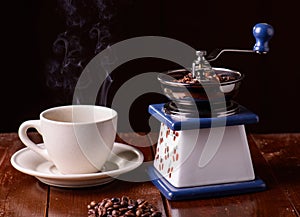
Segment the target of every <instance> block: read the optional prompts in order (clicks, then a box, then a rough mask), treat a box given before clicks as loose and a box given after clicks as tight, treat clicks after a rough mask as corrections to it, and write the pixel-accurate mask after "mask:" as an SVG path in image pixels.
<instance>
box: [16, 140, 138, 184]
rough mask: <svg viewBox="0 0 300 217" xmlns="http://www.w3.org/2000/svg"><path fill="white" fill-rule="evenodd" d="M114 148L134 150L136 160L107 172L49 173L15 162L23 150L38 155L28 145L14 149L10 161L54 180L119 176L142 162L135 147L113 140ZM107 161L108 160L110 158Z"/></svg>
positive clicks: (41, 176)
mask: <svg viewBox="0 0 300 217" xmlns="http://www.w3.org/2000/svg"><path fill="white" fill-rule="evenodd" d="M39 145H43V143H40V144H39ZM116 148H119V149H122V150H126V151H127V150H129V151H131V152H134V153H135V154H136V155H137V157H136V161H134V163H131V164H129V165H127V166H125V167H120V166H119V165H118V169H115V170H110V171H107V172H105V171H104V172H101V171H99V172H96V173H83V174H49V173H42V172H37V171H35V170H31V169H28V168H24V167H22V166H21V165H20V164H18V163H17V162H16V158H17V157H18V156H20V155H22V154H23V153H24V152H32V154H35V155H37V156H38V154H37V153H35V152H34V151H32V150H31V149H29V148H28V147H25V148H22V149H20V150H18V151H16V152H15V153H14V154H13V155H12V157H11V160H10V161H11V164H12V166H13V167H14V168H15V169H17V170H19V171H20V172H22V173H25V174H28V175H31V176H35V177H40V178H43V179H55V180H77V179H80V180H81V179H83V178H85V179H86V180H89V179H95V178H105V177H112V178H115V177H116V176H119V175H121V174H123V173H126V172H129V171H131V170H134V169H136V168H137V167H138V166H140V165H141V164H142V163H143V161H144V155H143V153H142V152H141V151H140V150H138V149H137V148H135V147H133V146H130V145H127V144H124V143H120V142H115V143H114V146H113V149H116ZM116 155H117V154H116ZM111 157H112V156H111ZM111 157H110V158H111ZM41 158H42V157H41ZM120 158H122V157H120ZM123 159H125V160H126V158H123ZM43 160H44V161H43V162H48V161H47V160H46V159H43ZM108 161H110V159H109V160H108ZM110 162H112V161H110Z"/></svg>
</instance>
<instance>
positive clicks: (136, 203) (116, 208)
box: [87, 196, 162, 217]
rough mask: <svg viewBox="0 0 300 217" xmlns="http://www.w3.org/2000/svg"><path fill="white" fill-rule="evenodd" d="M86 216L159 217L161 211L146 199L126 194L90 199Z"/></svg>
mask: <svg viewBox="0 0 300 217" xmlns="http://www.w3.org/2000/svg"><path fill="white" fill-rule="evenodd" d="M87 208H88V217H161V216H162V213H161V212H159V211H158V210H157V208H156V207H154V206H153V205H152V204H150V203H149V202H148V201H147V200H144V199H137V200H133V199H131V198H129V197H127V196H122V197H121V198H116V197H114V198H111V199H108V198H105V199H103V200H102V201H100V202H98V203H97V202H95V201H92V202H90V204H89V205H88V206H87Z"/></svg>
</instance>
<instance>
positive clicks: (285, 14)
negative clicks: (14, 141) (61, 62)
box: [0, 0, 300, 133]
mask: <svg viewBox="0 0 300 217" xmlns="http://www.w3.org/2000/svg"><path fill="white" fill-rule="evenodd" d="M63 2H68V1H50V0H49V1H33V0H27V1H21V0H17V1H13V2H10V3H8V1H6V3H2V4H4V5H3V6H2V12H1V16H2V17H1V21H2V27H1V35H2V37H1V38H2V39H1V42H2V43H1V44H2V45H1V48H2V49H1V51H2V52H1V53H2V55H1V56H2V58H1V60H2V61H1V62H2V64H1V89H0V97H1V98H0V99H1V113H0V132H16V131H17V130H18V126H19V125H20V124H21V123H22V122H23V121H25V120H28V119H37V118H38V115H39V113H40V112H41V111H42V110H44V109H46V108H48V107H51V106H56V105H64V104H70V103H71V101H70V100H71V96H72V89H70V88H69V87H66V86H63V85H60V86H59V85H56V86H55V85H54V83H53V76H52V74H51V75H49V68H48V63H49V62H51V61H52V60H53V59H59V57H58V56H57V54H55V52H53V43H54V41H55V40H56V39H57V37H58V35H59V34H61V33H62V32H65V31H69V30H70V25H68V24H67V23H66V18H67V14H66V11H64V9H63V8H62V5H63V4H62V3H63ZM69 2H72V1H69ZM73 2H74V4H76V1H73ZM82 2H83V3H82ZM93 2H95V1H93V0H90V1H81V3H78V4H77V5H79V6H78V7H81V8H77V10H78V11H81V12H80V13H81V14H80V15H81V16H82V17H85V18H89V20H88V19H87V20H88V21H87V23H88V22H90V23H92V22H97V17H91V16H93V13H90V12H89V10H91V8H90V7H89V4H90V5H93V4H94V3H93ZM99 2H101V1H99ZM108 2H109V3H108ZM104 3H105V1H104ZM83 4H85V7H82V5H83ZM105 4H106V5H107V7H106V8H105V13H107V14H110V15H111V19H110V20H109V22H106V23H105V25H106V27H107V28H108V29H109V32H110V36H109V37H108V38H106V39H105V45H106V44H114V43H116V42H119V41H122V40H125V39H128V38H132V37H136V36H145V35H157V36H165V37H170V38H174V39H177V40H179V41H182V42H184V43H186V44H188V45H190V46H192V47H193V48H195V49H198V50H207V51H212V50H213V49H214V48H236V49H252V47H253V45H254V43H255V41H254V38H253V36H252V28H253V26H254V25H255V24H256V23H260V22H267V23H269V24H271V25H272V26H273V27H274V29H275V35H274V37H273V38H272V39H271V41H270V44H269V45H270V52H269V53H268V54H267V55H255V54H224V55H222V56H221V57H220V58H219V59H218V60H217V61H215V62H213V63H212V65H213V66H215V67H225V68H230V69H236V70H239V71H241V72H242V73H244V74H245V76H246V77H245V79H244V81H243V84H242V86H241V90H240V93H239V96H238V98H237V101H238V102H239V103H240V104H242V105H244V106H246V107H247V108H248V109H250V110H252V111H253V112H255V113H256V114H257V115H258V116H259V117H260V122H259V123H258V124H255V125H251V126H247V127H248V129H249V130H250V131H252V132H258V133H259V132H273V133H276V132H300V126H299V123H298V122H299V119H300V118H299V117H300V115H299V112H300V105H299V79H300V76H299V73H300V72H299V66H298V63H299V55H298V51H299V40H298V37H297V36H298V35H297V32H298V30H297V28H298V26H299V24H298V20H299V11H298V7H297V6H296V1H290V2H289V1H285V2H280V1H271V0H256V1H238V0H229V1H221V0H215V1H196V0H195V1H174V0H151V1H150V0H149V1H145V0H139V1H137V0H127V1H124V0H120V1H116V0H115V1H107V2H106V3H105ZM94 9H95V8H94ZM102 9H103V8H102ZM92 11H94V10H92ZM76 30H78V31H79V32H80V31H81V30H82V28H77V29H76V28H75V30H74V28H73V29H72V31H73V32H74V31H75V34H76ZM89 40H91V41H92V39H89V38H84V37H82V38H81V42H82V43H83V44H85V45H86V46H87V48H85V49H86V51H87V52H86V56H85V57H86V58H85V62H88V60H89V58H92V57H93V54H94V53H93V52H91V51H89V49H92V46H91V47H89V46H90V45H91V44H92V42H89ZM103 43H104V42H103ZM83 46H84V45H83ZM174 67H176V66H174V64H172V63H169V62H166V61H162V60H156V59H145V60H139V61H132V62H130V63H128V64H125V65H124V66H122V67H120V69H118V70H116V71H115V72H114V82H115V84H114V86H115V88H116V87H117V86H118V85H120V84H122V82H124V81H125V80H126V79H128V78H130V77H133V76H134V75H137V74H140V73H143V72H148V71H165V70H167V69H172V68H174ZM174 69H175V68H174ZM120 71H121V72H120ZM77 73H78V72H77ZM60 76H62V77H63V76H64V75H60ZM68 76H69V75H68ZM77 76H78V74H77ZM49 79H52V80H51V82H49ZM73 79H74V78H73ZM164 100H165V98H164V97H157V96H152V97H151V95H148V96H144V97H139V100H137V102H136V105H133V108H134V109H133V110H135V111H134V115H131V116H130V117H131V124H132V126H133V128H134V130H136V131H143V130H149V129H148V127H147V120H148V118H149V115H148V113H147V106H148V104H149V103H157V102H161V101H164Z"/></svg>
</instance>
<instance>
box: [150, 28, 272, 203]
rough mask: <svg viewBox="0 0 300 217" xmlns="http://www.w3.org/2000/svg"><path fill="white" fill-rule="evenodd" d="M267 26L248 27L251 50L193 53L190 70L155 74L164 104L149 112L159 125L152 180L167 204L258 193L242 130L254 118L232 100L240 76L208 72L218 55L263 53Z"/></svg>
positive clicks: (231, 72)
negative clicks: (171, 201)
mask: <svg viewBox="0 0 300 217" xmlns="http://www.w3.org/2000/svg"><path fill="white" fill-rule="evenodd" d="M273 34H274V29H273V27H272V26H270V25H268V24H266V23H259V24H257V25H255V26H254V28H253V35H254V37H255V39H256V44H255V46H254V48H253V50H236V49H224V50H217V51H216V52H214V53H212V54H210V55H206V52H205V51H197V52H196V55H197V57H196V60H195V61H194V62H193V63H191V69H190V70H188V69H179V70H174V71H169V72H167V73H161V74H159V76H158V80H159V82H160V83H161V86H162V89H163V92H164V94H165V95H166V96H167V97H168V98H169V99H170V101H169V102H168V103H163V104H152V105H150V106H149V109H148V111H149V113H150V114H151V115H152V116H154V117H155V118H156V119H157V120H158V121H160V122H161V126H160V132H159V138H158V142H157V147H156V154H155V159H154V165H153V167H151V168H150V170H149V174H150V176H151V180H152V182H153V183H154V184H155V185H156V187H157V188H158V189H159V190H160V191H161V193H163V194H164V195H165V196H166V198H167V199H169V200H183V199H194V198H203V197H212V196H224V195H231V194H240V193H248V192H254V191H261V190H264V189H265V188H266V185H265V183H264V181H263V180H261V179H260V178H259V177H257V176H256V175H255V173H254V169H253V165H252V160H251V154H250V150H249V146H248V141H247V136H246V132H245V125H246V124H253V123H257V122H258V116H257V115H256V114H254V113H253V112H251V111H249V110H248V109H247V108H245V107H244V106H242V105H240V104H238V103H237V102H236V101H234V97H235V96H236V95H237V93H238V90H239V87H240V85H241V82H242V80H243V77H244V76H243V74H242V73H240V72H238V71H234V70H230V69H225V68H214V67H211V66H210V62H211V61H213V60H215V59H216V58H218V57H219V55H220V54H221V53H223V52H256V53H267V52H268V51H269V47H268V41H269V40H270V38H271V37H272V36H273Z"/></svg>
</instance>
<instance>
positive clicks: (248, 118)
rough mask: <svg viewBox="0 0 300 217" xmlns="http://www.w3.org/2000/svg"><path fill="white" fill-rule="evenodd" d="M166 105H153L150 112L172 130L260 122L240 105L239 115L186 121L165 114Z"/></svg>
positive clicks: (150, 106)
mask: <svg viewBox="0 0 300 217" xmlns="http://www.w3.org/2000/svg"><path fill="white" fill-rule="evenodd" d="M163 107H164V103H162V104H152V105H149V107H148V112H149V113H150V114H151V115H152V116H153V117H155V118H156V119H157V120H159V121H160V122H162V123H164V124H166V125H167V126H168V127H169V128H171V129H172V130H191V129H199V128H211V127H221V126H235V125H245V124H255V123H257V122H258V121H259V118H258V116H257V115H256V114H254V113H253V112H251V111H249V110H248V109H246V108H245V107H243V106H241V105H240V111H239V113H237V114H233V115H229V116H226V117H217V118H200V119H199V118H187V119H185V120H184V121H180V120H179V119H178V120H176V118H174V116H172V115H168V114H165V113H164V112H163Z"/></svg>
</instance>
